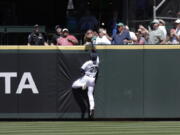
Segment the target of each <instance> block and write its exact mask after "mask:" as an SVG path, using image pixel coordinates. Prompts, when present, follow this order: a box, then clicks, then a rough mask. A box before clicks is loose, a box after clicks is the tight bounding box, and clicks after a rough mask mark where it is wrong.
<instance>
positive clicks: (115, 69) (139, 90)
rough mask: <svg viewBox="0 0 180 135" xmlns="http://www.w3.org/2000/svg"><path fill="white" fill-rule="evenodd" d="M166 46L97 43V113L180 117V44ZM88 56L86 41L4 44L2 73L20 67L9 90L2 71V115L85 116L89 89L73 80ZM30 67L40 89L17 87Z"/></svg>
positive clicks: (0, 58)
mask: <svg viewBox="0 0 180 135" xmlns="http://www.w3.org/2000/svg"><path fill="white" fill-rule="evenodd" d="M161 47H162V48H160V47H159V46H158V47H154V46H152V47H150V46H148V47H147V48H145V47H143V48H142V47H140V46H137V48H136V47H134V46H132V48H131V47H129V46H128V47H127V48H126V47H125V46H122V47H119V46H118V47H115V48H116V49H115V48H111V47H107V48H102V47H99V49H98V47H97V52H98V54H99V56H100V72H99V75H98V79H97V84H96V87H95V103H96V110H95V118H180V107H179V103H180V60H179V58H180V49H179V47H177V48H176V49H175V48H171V46H161ZM89 58H90V55H89V51H85V50H84V49H83V48H81V47H76V48H73V47H71V48H63V49H62V48H58V47H57V48H56V47H52V48H43V47H37V48H36V47H24V48H23V47H22V48H21V47H17V48H16V47H12V48H8V47H7V48H5V47H3V48H0V61H1V66H0V73H12V72H16V73H17V77H12V78H11V83H10V84H11V85H10V87H11V93H9V94H6V93H5V78H3V77H0V106H1V107H0V118H1V119H3V118H16V119H20V118H26V119H31V118H35V119H47V118H50V119H51V118H54V119H69V118H80V117H81V112H82V108H83V107H84V110H86V117H87V107H88V103H87V102H86V100H87V95H86V92H85V91H81V90H77V91H74V90H72V88H71V85H72V83H73V81H75V80H76V79H77V78H78V77H80V67H81V65H82V64H83V63H84V62H85V61H87V60H89ZM25 72H29V73H31V75H32V78H33V80H34V82H35V84H36V86H37V89H38V91H39V93H38V94H34V93H33V92H32V90H31V89H23V91H22V93H21V94H17V93H16V92H17V87H18V85H19V83H20V82H21V79H22V76H23V74H24V73H25ZM28 83H29V82H26V84H28ZM82 102H83V103H84V104H81V103H82Z"/></svg>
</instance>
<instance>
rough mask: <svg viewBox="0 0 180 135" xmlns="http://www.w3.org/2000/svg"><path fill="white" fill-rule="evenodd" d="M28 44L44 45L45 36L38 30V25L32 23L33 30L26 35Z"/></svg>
mask: <svg viewBox="0 0 180 135" xmlns="http://www.w3.org/2000/svg"><path fill="white" fill-rule="evenodd" d="M28 45H46V42H45V38H44V36H43V34H42V33H41V32H40V30H39V25H38V24H36V25H34V28H33V32H32V33H31V34H29V36H28Z"/></svg>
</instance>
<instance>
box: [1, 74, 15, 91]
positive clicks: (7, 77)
mask: <svg viewBox="0 0 180 135" xmlns="http://www.w3.org/2000/svg"><path fill="white" fill-rule="evenodd" d="M0 77H3V78H5V94H11V78H12V77H17V73H15V72H4V73H0Z"/></svg>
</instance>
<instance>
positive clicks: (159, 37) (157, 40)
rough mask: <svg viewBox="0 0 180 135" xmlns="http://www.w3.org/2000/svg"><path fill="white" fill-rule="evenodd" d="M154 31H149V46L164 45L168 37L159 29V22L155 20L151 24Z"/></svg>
mask: <svg viewBox="0 0 180 135" xmlns="http://www.w3.org/2000/svg"><path fill="white" fill-rule="evenodd" d="M151 26H152V30H150V31H149V38H148V44H151V45H158V44H164V43H165V41H166V37H165V35H164V32H163V31H162V30H161V29H159V20H156V19H155V20H153V21H152V22H151Z"/></svg>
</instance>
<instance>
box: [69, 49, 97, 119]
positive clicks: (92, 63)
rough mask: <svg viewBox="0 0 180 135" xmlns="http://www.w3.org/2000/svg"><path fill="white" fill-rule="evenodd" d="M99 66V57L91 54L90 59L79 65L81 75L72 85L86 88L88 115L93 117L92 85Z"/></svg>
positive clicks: (75, 87)
mask: <svg viewBox="0 0 180 135" xmlns="http://www.w3.org/2000/svg"><path fill="white" fill-rule="evenodd" d="M98 67H99V57H98V56H97V54H96V53H92V54H91V60H89V61H86V62H85V63H84V64H83V65H82V67H81V73H82V75H83V76H82V77H80V78H79V79H77V80H76V81H75V82H74V83H73V85H72V88H73V89H78V88H81V89H82V90H86V89H87V90H88V91H87V94H88V99H89V117H90V118H93V116H94V109H95V102H94V95H93V92H94V87H95V81H96V77H97V73H98Z"/></svg>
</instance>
